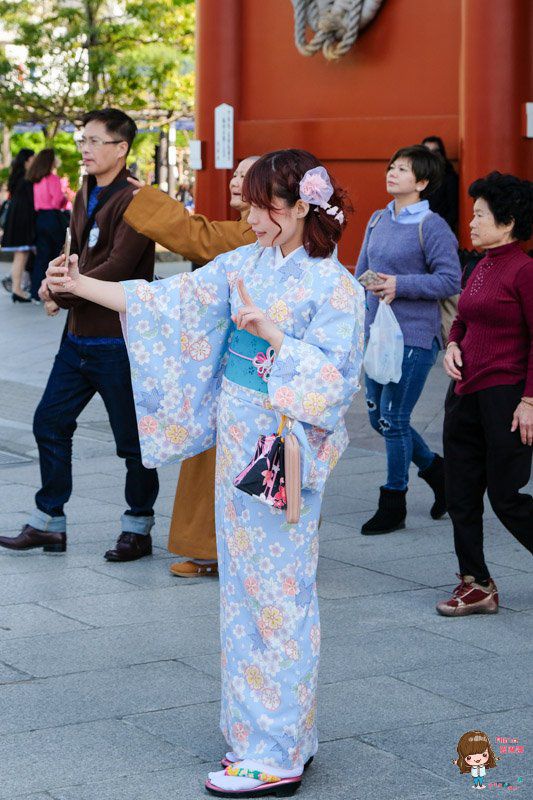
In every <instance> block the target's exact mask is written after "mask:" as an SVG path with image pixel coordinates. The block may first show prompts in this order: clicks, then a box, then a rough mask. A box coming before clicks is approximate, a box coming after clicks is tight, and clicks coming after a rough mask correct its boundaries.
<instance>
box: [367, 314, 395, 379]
mask: <svg viewBox="0 0 533 800" xmlns="http://www.w3.org/2000/svg"><path fill="white" fill-rule="evenodd" d="M402 361H403V333H402V329H401V328H400V326H399V325H398V320H397V319H396V317H395V316H394V311H393V310H392V308H391V307H390V305H388V304H387V303H386V302H385V301H384V300H380V301H379V306H378V310H377V313H376V318H375V320H374V322H373V323H372V325H371V326H370V336H369V339H368V343H367V346H366V350H365V357H364V361H363V364H364V367H365V372H366V374H367V375H368V377H369V378H372V380H374V381H376V382H377V383H398V381H399V380H400V378H401V377H402Z"/></svg>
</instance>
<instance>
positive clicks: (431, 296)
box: [355, 209, 461, 350]
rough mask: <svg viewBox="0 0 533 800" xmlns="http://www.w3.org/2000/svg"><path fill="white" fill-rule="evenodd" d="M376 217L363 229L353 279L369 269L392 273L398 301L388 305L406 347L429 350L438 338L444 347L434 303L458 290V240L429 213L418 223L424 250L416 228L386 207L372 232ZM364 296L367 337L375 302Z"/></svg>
mask: <svg viewBox="0 0 533 800" xmlns="http://www.w3.org/2000/svg"><path fill="white" fill-rule="evenodd" d="M376 213H377V212H376ZM375 216H376V214H373V215H372V217H371V219H370V222H369V224H368V226H367V229H366V233H365V238H364V241H363V246H362V247H361V252H360V254H359V260H358V262H357V267H356V270H355V277H356V278H357V277H359V275H361V274H362V273H363V272H365V270H367V269H373V270H374V271H375V272H384V273H386V274H387V275H396V297H395V299H394V300H393V301H392V304H391V307H392V310H393V311H394V313H395V315H396V319H397V320H398V322H399V324H400V327H401V329H402V333H403V338H404V343H405V345H407V346H410V347H423V348H424V349H426V350H429V349H431V347H432V344H433V340H434V339H435V338H437V339H438V341H439V343H440V345H441V346H442V339H441V333H440V324H441V323H440V308H439V304H438V300H440V299H442V298H445V297H451V296H452V295H454V294H457V293H458V292H460V290H461V265H460V263H459V256H458V254H457V239H456V238H455V236H454V235H453V233H452V231H451V229H450V227H449V226H448V223H447V222H445V221H444V220H443V219H442V217H440V216H439V215H438V214H434V213H433V212H429V213H428V215H427V216H426V217H424V220H423V222H422V238H423V242H424V250H422V246H421V244H420V236H419V226H418V225H402V224H401V223H400V222H397V221H396V220H394V219H393V218H392V216H391V214H390V213H389V212H388V210H387V209H385V210H384V211H383V212H382V214H381V217H380V218H379V220H378V222H377V223H376V225H375V226H374V228H370V224H371V222H372V220H373V219H374V218H375ZM366 298H367V312H366V318H365V334H366V336H368V334H369V328H370V324H371V323H372V322H373V321H374V317H375V316H376V311H377V309H378V303H379V300H378V298H377V297H375V296H374V295H373V294H372V292H367V293H366Z"/></svg>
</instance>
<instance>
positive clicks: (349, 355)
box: [268, 267, 364, 431]
mask: <svg viewBox="0 0 533 800" xmlns="http://www.w3.org/2000/svg"><path fill="white" fill-rule="evenodd" d="M341 270H342V272H341ZM332 277H333V279H332V280H331V282H330V284H329V286H330V287H331V288H330V289H329V288H328V291H327V293H326V294H325V297H324V296H323V295H322V296H321V303H320V305H319V307H318V308H317V311H316V313H315V315H314V316H313V318H312V319H311V321H310V323H309V326H308V327H307V330H306V331H305V334H304V336H303V338H302V339H296V338H293V337H292V336H288V335H287V334H286V335H285V337H284V339H283V343H282V346H281V348H280V351H279V353H278V355H277V356H276V360H275V363H274V366H273V369H272V372H271V374H270V378H269V381H268V393H269V399H270V402H271V404H272V407H273V408H274V410H275V411H278V412H279V413H281V414H286V415H287V416H288V417H291V418H292V419H295V420H298V421H299V422H304V423H308V424H309V425H313V426H316V427H318V428H321V429H323V430H326V431H333V430H334V429H335V428H336V426H337V424H338V423H339V422H340V421H341V420H342V418H343V416H344V414H345V412H346V410H347V409H348V407H349V405H350V403H351V401H352V398H353V396H354V394H355V393H356V392H357V391H358V389H359V373H360V370H361V364H362V359H363V340H364V291H363V288H362V286H360V285H359V284H358V283H356V281H355V280H354V279H353V278H352V276H351V275H350V274H349V273H348V272H347V271H346V270H344V269H343V268H342V267H339V268H338V270H337V271H336V275H334V276H332Z"/></svg>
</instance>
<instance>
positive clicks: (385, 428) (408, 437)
mask: <svg viewBox="0 0 533 800" xmlns="http://www.w3.org/2000/svg"><path fill="white" fill-rule="evenodd" d="M438 352H439V345H438V342H437V340H436V339H435V340H434V341H433V347H432V348H431V350H425V349H424V348H422V347H405V348H404V354H403V362H402V377H401V379H400V382H399V383H386V384H385V385H383V384H382V383H376V381H373V380H372V379H371V378H369V377H368V376H366V377H365V384H366V403H367V407H368V415H369V417H370V424H371V425H372V427H373V428H374V430H376V431H377V432H378V433H379V434H381V436H384V437H385V442H386V445H387V483H386V484H385V485H384V488H385V489H394V490H396V491H402V490H404V489H407V484H408V482H409V465H410V463H411V461H413V462H414V463H415V464H416V466H417V467H418V469H419V470H424V469H427V467H429V466H430V464H431V463H432V461H433V459H434V458H435V453H434V452H433V451H432V450H430V449H429V447H428V446H427V444H426V443H425V441H424V440H423V439H422V437H421V436H420V434H419V433H417V432H416V431H415V429H414V428H412V427H411V413H412V411H413V408H414V407H415V405H416V403H417V401H418V398H419V397H420V395H421V394H422V389H423V388H424V384H425V382H426V378H427V376H428V375H429V372H430V370H431V367H432V366H433V365H434V363H435V361H436V359H437V353H438Z"/></svg>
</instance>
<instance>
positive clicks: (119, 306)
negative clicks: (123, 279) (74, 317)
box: [46, 255, 126, 314]
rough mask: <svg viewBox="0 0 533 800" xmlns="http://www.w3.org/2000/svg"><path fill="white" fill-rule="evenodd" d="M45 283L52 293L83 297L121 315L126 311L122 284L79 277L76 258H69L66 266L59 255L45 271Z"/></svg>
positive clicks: (75, 256)
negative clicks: (67, 293)
mask: <svg viewBox="0 0 533 800" xmlns="http://www.w3.org/2000/svg"><path fill="white" fill-rule="evenodd" d="M46 282H47V284H48V286H49V287H50V289H51V290H52V292H54V293H56V294H61V293H62V292H69V294H73V295H75V296H76V297H83V299H84V300H89V301H90V302H91V303H97V304H98V305H100V306H104V307H105V308H110V309H111V310H112V311H118V312H119V313H121V314H123V313H124V312H125V311H126V299H125V296H124V289H123V287H122V284H120V283H114V282H112V281H100V280H97V279H96V278H89V277H87V275H80V271H79V269H78V256H77V255H72V256H70V258H69V263H68V266H67V265H66V264H65V256H64V255H61V256H59V257H58V258H55V259H54V260H53V261H50V263H49V265H48V269H47V270H46Z"/></svg>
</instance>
